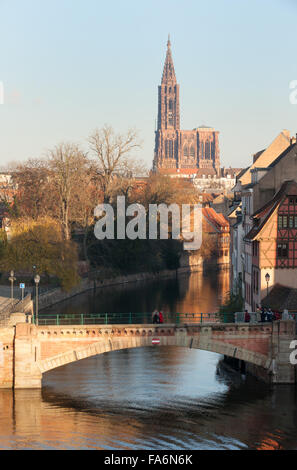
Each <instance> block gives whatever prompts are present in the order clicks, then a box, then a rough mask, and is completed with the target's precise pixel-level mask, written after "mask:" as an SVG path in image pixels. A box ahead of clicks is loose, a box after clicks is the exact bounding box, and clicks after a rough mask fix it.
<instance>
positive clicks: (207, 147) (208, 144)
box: [205, 142, 210, 160]
mask: <svg viewBox="0 0 297 470" xmlns="http://www.w3.org/2000/svg"><path fill="white" fill-rule="evenodd" d="M205 158H206V159H207V160H210V142H205Z"/></svg>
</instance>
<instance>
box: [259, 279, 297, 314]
mask: <svg viewBox="0 0 297 470" xmlns="http://www.w3.org/2000/svg"><path fill="white" fill-rule="evenodd" d="M261 305H262V306H263V307H266V308H268V307H270V308H271V309H272V310H277V311H279V312H282V311H283V310H284V309H287V310H290V311H295V312H297V289H293V288H291V287H287V286H283V285H281V284H275V286H273V288H272V289H271V291H270V292H269V294H268V296H266V297H265V298H264V299H263V300H262V301H261Z"/></svg>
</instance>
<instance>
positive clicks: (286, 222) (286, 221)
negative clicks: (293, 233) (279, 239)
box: [283, 215, 288, 228]
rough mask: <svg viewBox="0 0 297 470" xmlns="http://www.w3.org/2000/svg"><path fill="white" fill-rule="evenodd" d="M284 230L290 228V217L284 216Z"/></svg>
mask: <svg viewBox="0 0 297 470" xmlns="http://www.w3.org/2000/svg"><path fill="white" fill-rule="evenodd" d="M283 228H288V217H287V216H286V215H283Z"/></svg>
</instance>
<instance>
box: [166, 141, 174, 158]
mask: <svg viewBox="0 0 297 470" xmlns="http://www.w3.org/2000/svg"><path fill="white" fill-rule="evenodd" d="M165 155H166V158H173V140H166V143H165Z"/></svg>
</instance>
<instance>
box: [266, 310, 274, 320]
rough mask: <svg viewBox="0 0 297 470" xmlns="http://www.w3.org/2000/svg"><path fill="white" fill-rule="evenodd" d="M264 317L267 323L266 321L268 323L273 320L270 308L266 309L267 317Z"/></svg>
mask: <svg viewBox="0 0 297 470" xmlns="http://www.w3.org/2000/svg"><path fill="white" fill-rule="evenodd" d="M266 316H267V321H268V322H272V320H273V312H272V310H271V308H269V309H268V312H267V315H266Z"/></svg>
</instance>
